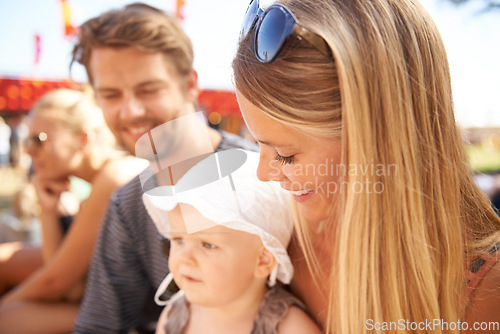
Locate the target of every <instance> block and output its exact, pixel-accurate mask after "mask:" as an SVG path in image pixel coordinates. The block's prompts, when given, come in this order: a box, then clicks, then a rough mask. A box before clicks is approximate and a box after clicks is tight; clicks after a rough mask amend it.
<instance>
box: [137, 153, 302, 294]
mask: <svg viewBox="0 0 500 334" xmlns="http://www.w3.org/2000/svg"><path fill="white" fill-rule="evenodd" d="M258 162H259V154H258V153H256V152H251V151H244V150H241V149H231V150H225V151H220V152H216V153H213V154H211V155H209V156H208V157H207V158H205V159H204V160H202V161H200V162H199V163H197V164H196V165H195V166H194V167H192V168H191V169H190V170H189V171H188V172H186V174H184V176H183V177H182V178H181V179H180V180H179V181H178V182H177V184H176V185H175V186H160V187H156V188H154V189H151V190H149V191H147V192H146V193H144V195H143V201H144V204H145V206H146V209H147V210H148V212H149V214H150V215H151V217H152V218H153V221H154V223H155V225H156V227H157V228H158V231H159V232H160V234H162V235H163V236H164V237H166V238H169V237H170V236H169V232H170V225H169V223H168V218H167V212H168V211H170V210H172V209H174V208H175V207H176V206H177V205H179V207H180V209H181V212H182V214H183V219H184V221H185V224H186V230H187V232H188V233H194V232H197V231H201V230H203V229H206V228H209V227H212V226H214V224H219V225H223V226H225V227H228V228H231V229H235V230H240V231H243V232H248V233H252V234H255V235H257V236H259V237H260V239H261V240H262V243H263V244H264V247H266V249H268V250H269V251H270V252H271V253H272V254H273V255H274V257H275V258H276V262H277V266H276V267H275V269H274V270H273V273H272V274H271V277H270V282H269V283H270V284H271V285H273V284H274V283H275V279H276V278H277V279H279V280H280V281H282V282H283V283H285V284H288V283H290V280H291V279H292V276H293V266H292V263H291V261H290V258H289V256H288V253H287V251H286V248H287V246H288V243H289V241H290V238H291V235H292V231H293V217H292V214H291V206H290V196H289V194H288V193H287V192H286V191H285V190H283V189H282V188H281V187H280V185H279V184H278V183H277V182H262V181H260V180H258V179H257V176H256V171H257V165H258ZM183 203H184V204H189V205H188V206H186V205H183ZM193 207H194V208H195V209H196V210H197V211H198V213H199V214H201V215H202V216H203V217H205V218H206V219H207V220H208V221H210V222H209V223H208V224H207V221H200V219H199V218H198V219H189V217H190V216H192V217H196V215H190V213H189V211H190V210H192V208H193ZM198 217H199V215H198ZM210 224H211V225H210Z"/></svg>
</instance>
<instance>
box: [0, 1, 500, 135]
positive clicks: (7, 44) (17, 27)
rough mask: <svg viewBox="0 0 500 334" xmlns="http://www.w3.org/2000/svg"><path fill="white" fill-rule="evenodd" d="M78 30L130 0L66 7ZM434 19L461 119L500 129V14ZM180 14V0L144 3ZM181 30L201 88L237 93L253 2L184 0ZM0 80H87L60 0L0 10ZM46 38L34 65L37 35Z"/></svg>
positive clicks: (437, 11)
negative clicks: (245, 22)
mask: <svg viewBox="0 0 500 334" xmlns="http://www.w3.org/2000/svg"><path fill="white" fill-rule="evenodd" d="M67 1H68V3H69V5H70V7H71V8H72V13H73V14H72V23H73V25H75V26H77V25H79V24H81V23H83V22H84V21H85V20H87V19H88V18H90V17H93V16H96V15H98V14H100V13H102V12H104V11H106V10H109V9H113V8H118V7H122V6H123V5H125V4H127V3H130V2H132V1H127V0H67ZM420 1H421V2H422V4H423V5H424V6H425V7H426V9H427V10H428V11H429V13H430V14H431V16H432V17H433V19H434V21H435V22H436V25H437V26H438V29H439V30H440V32H441V36H442V38H443V40H444V43H445V47H446V50H447V52H448V59H449V62H450V68H451V76H452V88H453V95H454V99H455V108H456V117H457V120H458V122H459V124H460V125H461V126H463V127H482V126H500V97H499V95H500V38H499V37H498V36H499V33H500V10H497V11H493V12H488V13H484V12H482V11H481V10H482V7H481V4H482V1H481V0H470V4H468V5H464V6H461V7H455V6H453V5H451V4H449V3H448V2H446V1H444V0H420ZM143 2H145V3H148V4H150V5H153V6H155V7H158V8H160V9H162V10H165V11H168V12H173V11H175V0H144V1H143ZM185 2H186V4H185V6H184V8H183V14H184V17H185V19H184V21H183V27H184V29H185V30H186V32H187V33H188V35H189V36H190V37H191V39H192V41H193V46H194V50H195V62H194V66H195V68H196V70H197V71H198V74H199V83H200V87H201V88H202V89H226V90H233V85H232V82H231V60H232V57H233V55H234V52H235V50H236V44H237V38H238V34H239V29H240V24H241V20H242V18H243V15H244V13H245V10H246V8H247V6H248V3H249V0H210V1H208V0H185ZM0 27H1V29H0V76H3V77H14V78H19V77H23V78H32V79H41V80H59V79H67V78H69V76H70V74H71V77H72V78H73V79H74V80H77V81H86V75H85V73H84V71H83V68H81V66H80V65H78V64H77V65H75V66H74V68H73V70H72V72H71V73H70V72H69V69H68V67H69V66H68V65H69V61H70V54H71V48H72V42H73V41H72V40H71V39H68V38H65V37H64V33H63V32H64V25H63V14H62V8H61V4H60V0H14V1H2V2H1V3H0ZM36 34H38V35H40V36H41V53H40V61H39V63H38V64H35V61H34V59H35V42H34V41H35V35H36Z"/></svg>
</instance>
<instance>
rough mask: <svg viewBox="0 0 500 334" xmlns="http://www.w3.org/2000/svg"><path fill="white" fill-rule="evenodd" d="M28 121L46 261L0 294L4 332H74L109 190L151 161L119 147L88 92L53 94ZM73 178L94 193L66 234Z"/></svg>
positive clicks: (44, 258)
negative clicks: (64, 200) (64, 215)
mask: <svg viewBox="0 0 500 334" xmlns="http://www.w3.org/2000/svg"><path fill="white" fill-rule="evenodd" d="M28 124H29V134H30V136H29V142H28V144H27V145H28V147H27V150H28V153H29V154H30V155H31V157H32V161H33V168H34V176H33V180H32V181H33V184H34V185H35V188H36V192H37V197H38V204H39V206H40V217H39V218H40V221H41V225H42V236H43V246H42V249H41V250H39V253H41V255H42V256H43V261H44V263H43V265H42V266H41V267H40V268H39V269H38V270H36V271H35V272H33V273H32V274H31V275H30V276H29V277H28V278H27V279H26V280H24V281H23V282H22V283H21V284H19V285H18V286H17V287H15V288H14V289H12V290H11V291H9V293H7V294H6V295H4V296H3V297H2V299H0V332H2V333H63V332H71V331H72V329H73V325H74V320H75V318H76V316H77V312H78V309H79V301H80V300H81V298H82V295H83V290H84V287H85V278H86V274H87V270H88V268H89V265H90V261H91V258H92V253H93V248H94V243H95V241H96V238H97V234H98V231H99V227H100V224H101V221H102V219H103V215H104V212H105V209H106V207H107V204H108V201H109V199H110V197H111V194H112V193H113V191H114V190H115V189H116V188H118V187H119V186H121V185H123V184H125V183H126V182H128V181H129V180H131V179H132V178H133V177H134V176H136V175H137V174H139V173H140V172H141V171H142V170H143V169H144V168H145V167H146V165H147V162H146V161H144V160H141V159H137V158H135V157H132V156H129V155H126V154H125V153H123V152H122V151H121V150H120V149H118V148H117V147H116V144H115V140H114V138H113V136H112V134H111V132H110V131H109V129H108V128H107V126H106V125H105V122H104V118H103V115H102V112H101V110H100V109H99V108H98V107H97V105H96V104H95V101H94V98H93V94H92V93H91V92H89V91H83V92H82V91H78V90H69V89H58V90H54V91H51V92H49V93H48V94H46V95H45V96H43V97H42V98H41V99H40V100H39V101H38V102H37V103H36V104H35V106H34V107H33V109H32V110H31V112H30V114H29V120H28ZM70 176H76V177H78V178H81V179H83V180H85V181H87V182H89V183H90V185H91V192H90V195H89V196H88V198H87V199H86V200H85V201H84V202H82V204H81V205H80V208H79V210H78V212H77V214H76V215H75V216H74V218H73V222H72V224H71V227H70V228H69V230H68V231H67V233H66V234H65V232H64V228H63V226H62V225H61V222H60V214H59V212H60V210H59V208H58V205H59V203H60V201H61V197H62V196H64V195H63V194H64V193H65V191H67V190H68V184H69V177H70ZM26 319H29V320H28V321H27V320H26Z"/></svg>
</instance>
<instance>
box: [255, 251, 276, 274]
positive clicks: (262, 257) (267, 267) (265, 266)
mask: <svg viewBox="0 0 500 334" xmlns="http://www.w3.org/2000/svg"><path fill="white" fill-rule="evenodd" d="M275 266H276V259H275V258H274V255H273V254H272V253H271V252H270V251H268V250H267V249H266V248H265V247H264V246H262V247H261V249H260V250H259V257H258V259H257V266H256V267H255V276H256V277H259V278H267V276H269V274H271V271H272V270H273V268H274V267H275Z"/></svg>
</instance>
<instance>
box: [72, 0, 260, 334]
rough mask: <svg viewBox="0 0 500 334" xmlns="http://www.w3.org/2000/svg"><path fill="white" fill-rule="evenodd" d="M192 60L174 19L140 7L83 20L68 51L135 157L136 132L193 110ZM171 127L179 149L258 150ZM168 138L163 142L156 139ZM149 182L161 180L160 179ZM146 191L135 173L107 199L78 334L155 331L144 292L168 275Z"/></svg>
mask: <svg viewBox="0 0 500 334" xmlns="http://www.w3.org/2000/svg"><path fill="white" fill-rule="evenodd" d="M193 57H194V56H193V48H192V45H191V41H190V39H189V38H188V36H187V35H186V34H185V33H184V31H183V30H182V28H181V27H180V25H179V23H178V22H177V20H176V19H175V18H173V17H171V16H168V15H166V14H165V13H163V12H161V11H159V10H158V9H156V8H153V7H150V6H147V5H144V4H132V5H128V6H126V7H125V8H123V9H120V10H113V11H109V12H106V13H104V14H102V15H100V16H98V17H95V18H92V19H90V20H88V21H87V22H85V23H84V24H83V25H82V26H81V27H80V31H79V35H78V41H77V43H76V45H75V47H74V50H73V62H74V61H77V62H79V63H81V64H82V65H83V66H84V67H85V69H86V71H87V74H88V77H89V80H90V82H91V84H92V85H93V87H94V89H95V92H96V97H97V101H98V103H99V105H100V106H101V108H102V110H103V112H104V117H105V119H106V122H107V124H108V126H109V127H110V128H111V130H112V132H113V133H114V135H115V136H116V138H117V139H118V141H119V142H120V143H121V145H122V146H123V147H124V148H125V149H127V150H128V151H130V152H131V153H135V154H138V153H140V152H135V150H136V142H137V141H138V140H139V139H140V138H141V137H142V138H145V137H146V138H147V136H150V138H152V135H151V134H152V133H154V132H155V131H156V130H154V129H155V128H156V129H158V127H159V126H161V125H162V124H165V123H169V122H170V123H172V121H174V120H178V119H180V118H183V116H189V115H194V114H195V112H196V105H197V97H198V83H197V74H196V71H195V70H194V69H193ZM204 127H206V126H204ZM171 129H172V130H171V131H170V132H169V133H168V138H170V139H172V138H173V139H177V138H182V145H188V146H183V147H190V148H191V147H196V146H199V143H200V142H203V141H204V142H205V144H207V141H208V142H209V143H208V145H209V148H210V149H212V150H225V149H229V148H235V147H240V148H246V149H251V150H255V149H256V146H254V145H253V144H250V143H248V142H245V141H244V140H243V139H241V138H240V137H237V136H234V135H231V134H228V133H225V132H222V131H216V130H214V129H210V128H207V129H206V130H207V131H198V130H196V131H194V130H193V131H186V129H185V128H182V127H171ZM181 129H182V130H181ZM186 133H189V135H186ZM174 141H177V140H174ZM170 143H171V142H170V141H169V140H163V141H162V143H161V144H162V145H163V146H168V145H170ZM205 147H206V146H205ZM153 151H154V149H153ZM207 153H209V152H207ZM157 175H159V174H157ZM154 181H155V182H156V185H163V184H164V182H163V181H164V180H163V179H158V180H154ZM155 182H153V183H155ZM144 190H145V189H143V184H142V183H141V179H140V178H139V176H138V177H136V178H135V179H134V180H133V181H132V182H130V183H129V184H127V185H126V186H124V187H123V188H121V189H119V190H118V191H117V192H116V193H115V194H114V196H113V197H112V199H111V203H110V205H109V207H108V211H107V214H106V217H105V219H104V221H103V224H102V229H101V232H100V236H99V239H98V242H97V245H96V249H95V253H94V258H93V260H92V265H91V268H90V273H89V276H88V280H87V287H86V292H85V297H84V300H83V302H82V306H81V310H80V314H79V317H78V320H77V323H76V328H75V332H77V333H110V332H111V333H117V332H120V333H127V332H129V331H132V330H135V331H136V332H137V331H138V332H140V333H141V332H142V333H146V332H148V330H152V331H154V327H153V328H144V326H142V327H141V322H142V323H144V321H143V317H142V315H143V314H144V313H145V312H144V310H147V311H148V312H149V313H150V314H151V318H152V319H154V316H155V312H151V306H150V304H151V303H152V302H153V298H152V297H150V295H149V294H148V293H149V292H150V291H154V290H156V289H157V288H158V285H159V284H160V282H161V281H162V279H163V278H164V277H165V275H166V274H167V273H166V272H165V271H166V268H167V258H166V257H165V256H164V254H163V253H162V248H163V247H162V246H163V242H164V240H163V238H162V237H161V235H160V234H159V233H158V232H157V230H156V228H155V225H154V223H153V222H152V221H151V218H150V216H149V215H148V213H147V211H146V209H145V208H144V205H143V202H142V200H141V198H142V193H143V191H144Z"/></svg>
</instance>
